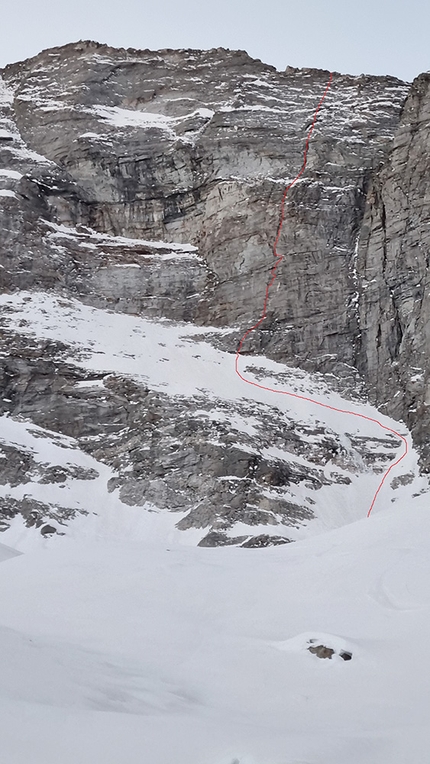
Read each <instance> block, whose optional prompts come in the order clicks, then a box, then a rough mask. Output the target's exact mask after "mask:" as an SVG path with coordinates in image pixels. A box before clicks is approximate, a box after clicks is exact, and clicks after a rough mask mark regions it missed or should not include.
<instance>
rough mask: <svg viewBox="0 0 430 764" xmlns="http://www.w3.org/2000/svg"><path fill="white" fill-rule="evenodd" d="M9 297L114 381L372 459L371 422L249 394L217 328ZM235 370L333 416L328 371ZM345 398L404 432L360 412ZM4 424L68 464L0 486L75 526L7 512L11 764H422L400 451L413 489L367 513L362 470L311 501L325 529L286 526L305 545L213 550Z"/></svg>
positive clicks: (0, 659) (393, 492)
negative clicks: (315, 649) (66, 513)
mask: <svg viewBox="0 0 430 764" xmlns="http://www.w3.org/2000/svg"><path fill="white" fill-rule="evenodd" d="M1 304H2V306H3V308H4V318H5V327H6V329H7V331H17V332H20V333H21V334H23V335H25V336H29V337H32V338H37V339H52V340H57V341H60V342H61V343H64V348H65V350H64V354H65V357H66V360H67V362H68V363H71V364H75V365H77V366H79V367H83V368H86V369H88V370H98V371H101V372H106V373H110V372H112V371H115V370H120V371H121V373H123V374H126V375H128V376H130V377H131V378H133V379H135V380H137V381H141V382H145V383H148V384H150V386H151V387H152V388H153V389H155V390H157V389H158V390H163V391H167V392H168V394H169V395H171V396H186V397H188V398H190V399H191V398H193V397H196V396H200V397H201V395H202V394H205V395H206V397H207V399H208V400H209V401H210V402H211V404H212V405H213V414H214V416H219V417H220V416H221V415H222V411H221V409H220V408H219V403H220V401H223V402H227V403H229V405H230V404H231V410H232V411H233V412H234V411H235V408H234V407H235V405H236V404H237V403H238V402H245V403H246V402H247V401H248V402H253V403H254V404H258V406H261V407H262V409H268V408H270V407H274V408H275V409H276V410H277V411H278V412H279V416H281V415H283V414H288V416H290V417H291V418H292V419H293V420H294V421H295V422H296V423H297V426H299V425H300V424H303V423H305V424H306V423H307V424H308V425H309V424H318V423H321V422H322V423H323V424H324V425H325V426H327V427H329V428H330V429H331V430H332V431H333V432H336V433H337V434H338V435H339V437H340V436H342V437H343V438H344V440H345V441H348V440H350V439H351V438H352V437H353V435H354V434H355V435H356V436H359V437H363V438H364V439H365V440H366V443H367V447H368V448H369V449H372V443H375V444H378V443H379V445H375V446H374V447H375V449H376V450H378V448H379V450H380V449H381V444H380V442H378V441H374V440H372V439H374V438H375V437H378V438H382V441H383V440H384V438H385V434H384V432H383V431H381V429H380V428H378V427H377V426H375V424H372V423H370V422H366V421H364V420H361V419H352V420H351V418H350V420H348V421H347V419H346V417H345V415H341V414H338V413H335V412H332V411H327V410H325V409H321V410H319V409H318V410H317V411H315V410H314V409H313V408H312V406H311V405H310V404H308V403H305V402H304V401H297V400H292V399H289V398H286V397H284V396H279V397H278V398H277V397H276V396H273V395H271V394H270V393H267V392H265V391H263V390H258V389H256V388H250V387H249V386H248V385H245V384H243V383H242V382H241V381H240V380H239V379H238V378H237V377H236V376H235V375H234V373H233V370H234V355H232V354H229V353H225V352H222V351H220V350H217V349H216V348H215V347H213V345H211V344H210V342H209V338H210V335H211V334H212V335H213V333H214V331H215V330H210V331H208V334H207V336H206V335H204V334H203V333H202V330H201V329H200V328H197V327H195V326H192V325H189V324H174V323H172V322H169V321H164V322H161V323H155V322H151V321H148V320H145V319H142V318H137V317H135V316H126V315H122V314H115V313H110V312H108V311H102V310H97V309H95V308H90V307H87V306H84V305H82V304H81V303H79V302H78V301H74V300H71V299H67V300H66V299H64V298H58V297H55V296H53V295H47V294H43V293H39V294H38V293H28V294H25V293H19V294H15V295H3V296H2V297H1ZM205 331H206V330H205ZM244 364H245V365H246V366H248V367H249V368H248V372H247V373H248V374H251V375H254V378H255V379H258V380H259V381H261V380H265V381H266V382H267V383H269V384H270V385H271V386H277V385H279V386H280V387H281V388H283V389H285V387H286V385H288V386H289V387H290V389H292V390H295V391H299V392H302V393H305V394H308V393H310V394H312V395H313V396H314V397H316V398H318V399H320V400H321V401H325V402H330V403H331V404H333V405H339V406H341V407H342V406H343V405H344V404H345V401H343V399H342V398H341V397H340V396H339V395H338V394H336V393H334V392H332V391H330V390H329V389H328V388H327V387H326V385H325V384H324V381H323V380H322V378H316V377H315V376H313V377H312V376H310V375H307V374H305V373H304V372H302V371H299V370H287V369H286V367H284V366H281V365H279V364H276V363H274V362H271V361H268V360H267V359H264V358H255V357H253V358H252V359H245V360H244ZM78 384H79V385H81V386H82V385H85V384H86V383H85V381H84V382H79V383H78ZM91 384H92V385H93V383H91ZM99 384H100V394H101V395H102V394H103V384H102V382H100V383H99ZM199 400H200V398H199ZM348 406H349V407H352V408H353V409H354V410H356V411H357V412H362V413H366V414H367V415H369V416H377V417H378V418H379V419H381V421H384V422H386V423H387V424H388V426H393V425H395V426H396V427H397V428H399V427H400V428H401V431H402V432H403V431H405V430H404V429H403V426H402V425H399V424H398V423H397V424H396V423H393V422H392V420H390V419H388V418H386V417H384V416H383V415H381V414H380V413H379V412H376V411H375V410H374V409H373V408H372V407H370V406H368V405H366V404H360V403H359V402H356V403H348ZM254 411H255V409H254ZM224 416H225V413H224ZM232 424H233V425H234V426H235V427H236V428H237V431H238V432H240V431H242V432H248V433H249V432H252V431H253V428H254V427H256V426H257V424H258V421H257V419H256V418H255V416H254V417H253V416H251V415H249V416H246V415H245V414H241V415H239V414H237V412H236V413H233V414H232ZM1 425H2V429H1V438H2V441H3V442H5V443H6V444H9V445H14V446H16V447H17V448H20V449H22V451H23V452H25V453H30V454H31V456H32V459H33V460H34V462H35V464H39V465H42V466H43V465H46V464H50V463H55V464H57V465H59V466H60V467H61V466H63V467H64V468H67V469H68V470H69V474H68V477H67V478H65V479H64V481H63V482H62V483H61V484H56V483H54V484H49V485H46V484H42V483H41V482H40V481H39V480H38V479H36V478H35V479H34V480H33V481H32V482H31V481H29V482H27V483H25V484H21V485H17V486H10V485H6V486H3V487H2V494H3V495H7V496H13V497H15V498H18V499H19V498H22V497H23V496H25V495H32V496H33V497H34V498H36V499H37V498H39V499H43V500H44V501H45V502H49V503H51V504H52V505H53V506H58V505H61V504H63V505H64V506H67V507H72V508H76V509H77V510H79V511H83V512H85V513H86V514H77V515H76V517H75V518H74V519H71V520H70V522H68V524H67V526H66V528H64V527H62V525H61V523H60V522H59V523H57V524H56V526H55V527H56V528H57V530H58V531H60V533H62V534H63V535H60V534H57V535H54V536H53V537H51V538H49V539H48V538H45V537H43V536H41V535H40V533H39V532H38V530H36V529H35V528H28V527H25V526H24V523H23V519H22V517H21V516H20V515H17V516H16V517H15V518H14V519H13V520H12V522H11V526H10V528H9V529H8V530H6V531H5V532H4V533H3V534H2V542H3V543H2V545H1V546H0V560H2V564H1V566H0V582H1V585H0V613H1V615H0V664H1V665H0V674H1V677H2V681H1V683H0V740H1V748H2V760H3V761H5V762H7V764H59V762H61V764H76V762H79V764H142V762H148V764H149V762H150V764H170V762H172V764H173V763H174V764H328V762H330V764H369V763H371V764H387V762H390V764H404V763H405V762H407V761H408V762H409V761H413V762H414V764H415V763H417V764H418V763H421V762H423V764H424V762H426V761H427V756H428V750H429V746H430V731H429V728H428V718H429V717H430V701H429V696H428V686H429V682H430V663H429V660H428V658H427V652H426V645H427V642H428V640H429V638H430V610H429V608H430V585H429V581H430V562H429V560H430V555H429V551H430V550H429V546H430V542H429V538H430V515H429V512H428V492H426V481H425V480H424V478H420V477H418V475H417V466H416V454H415V452H414V451H413V450H412V449H411V452H410V454H409V455H408V460H407V464H405V465H403V464H402V466H401V469H399V470H397V472H396V473H393V477H394V474H395V475H397V477H399V476H401V475H402V474H404V473H405V471H406V470H408V471H409V472H410V473H411V474H412V477H413V479H412V481H411V482H410V483H409V484H405V485H400V486H398V487H397V488H394V487H393V486H392V485H388V484H387V485H386V486H385V487H384V490H383V492H382V493H381V497H380V500H379V501H378V505H377V507H376V510H375V514H374V515H372V517H371V518H370V519H365V512H366V510H367V506H368V501H369V498H371V495H372V493H373V491H374V489H375V487H376V485H377V483H378V481H379V479H380V474H381V473H380V472H379V473H374V472H372V471H369V469H365V468H363V465H361V466H360V464H357V465H356V467H357V473H356V474H355V475H354V476H353V480H352V483H351V484H349V485H335V486H333V485H332V486H324V487H323V488H322V489H321V490H320V491H319V492H318V494H319V496H318V502H319V504H318V514H317V519H316V520H313V521H312V522H310V523H309V524H308V525H306V524H304V525H302V526H299V527H298V528H296V535H295V538H297V539H298V541H297V543H295V544H287V545H285V546H282V547H272V548H267V549H264V550H258V549H254V550H249V549H244V548H237V547H222V548H214V549H207V548H198V547H196V546H195V545H194V544H195V543H196V542H197V541H198V539H199V538H200V537H201V532H199V531H198V530H196V529H192V530H190V531H187V532H183V531H179V530H178V529H177V528H176V523H177V521H178V513H171V512H169V511H167V510H166V511H161V510H159V509H158V508H157V507H154V506H150V505H147V506H145V507H128V506H125V505H124V504H122V503H121V501H120V500H119V498H118V494H117V492H116V491H113V492H111V493H109V492H108V491H107V488H106V485H107V481H108V480H109V478H110V477H111V476H112V474H113V473H112V470H111V469H110V468H109V467H107V466H106V465H104V464H101V463H100V462H98V461H97V460H96V459H94V458H92V457H90V456H88V455H87V454H84V453H83V452H82V451H80V450H79V448H78V447H77V443H76V441H74V440H73V439H72V438H66V437H64V436H61V435H58V434H56V433H53V432H49V431H47V430H44V429H43V428H40V427H36V426H35V425H34V424H32V423H30V422H28V421H25V420H23V419H19V418H18V419H11V418H10V417H7V416H6V417H3V419H2V422H1ZM375 428H376V431H375ZM386 445H387V447H388V450H390V449H391V450H393V446H392V443H391V445H390V443H389V442H387V444H386ZM382 448H383V446H382ZM273 451H274V452H275V451H276V449H273ZM394 451H395V449H394ZM278 456H279V454H278ZM288 456H289V458H292V457H291V454H289V455H288ZM296 458H297V459H298V460H300V457H296ZM376 465H377V466H378V460H376ZM379 466H380V465H379ZM78 469H83V470H86V471H87V473H88V472H89V471H91V475H92V477H93V479H91V480H83V479H79V475H80V473H79V471H78ZM327 469H332V465H331V466H330V465H329V466H328V467H327ZM73 470H74V471H73ZM87 473H86V474H87ZM350 474H352V473H350ZM414 476H415V477H414ZM393 499H394V500H395V501H394V503H393ZM360 518H362V519H360ZM345 523H349V524H345ZM54 525H55V520H54ZM341 525H343V527H337V526H341ZM236 530H237V529H236ZM289 530H290V529H289ZM324 530H325V531H326V532H325V533H322V532H321V531H324ZM312 534H316V535H313V536H312ZM306 536H307V538H306ZM320 644H321V645H324V646H325V647H328V648H331V649H333V650H334V651H335V652H334V655H333V656H332V658H331V659H320V658H318V657H317V656H316V655H314V654H312V653H310V652H309V650H308V648H309V647H311V646H315V645H320ZM341 651H347V652H349V653H351V654H352V659H351V660H350V661H344V660H342V658H341V657H340V652H341Z"/></svg>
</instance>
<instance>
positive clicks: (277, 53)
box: [0, 0, 430, 80]
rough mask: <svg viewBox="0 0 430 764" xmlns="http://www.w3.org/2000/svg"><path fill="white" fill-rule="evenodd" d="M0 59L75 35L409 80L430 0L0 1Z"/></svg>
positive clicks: (424, 62)
mask: <svg viewBox="0 0 430 764" xmlns="http://www.w3.org/2000/svg"><path fill="white" fill-rule="evenodd" d="M0 19H1V23H0V66H4V65H5V64H7V63H10V62H12V61H18V60H21V59H23V58H27V57H29V56H32V55H34V54H36V53H38V52H39V51H40V50H42V49H43V48H49V47H52V46H54V45H63V44H64V43H67V42H72V41H76V40H79V39H92V40H97V41H99V42H107V43H109V44H110V45H115V46H120V47H134V48H151V49H158V48H214V47H219V46H222V47H226V48H242V49H245V50H247V51H248V53H249V54H250V55H252V56H254V57H256V58H261V59H262V60H263V61H265V62H266V63H269V64H273V65H274V66H276V67H277V68H278V69H284V68H285V67H286V66H287V65H291V66H312V67H319V68H322V69H331V70H335V71H340V72H344V73H350V74H361V73H362V72H365V73H371V74H394V75H396V76H397V77H400V78H402V79H406V80H411V79H413V77H415V76H416V75H417V74H419V73H420V72H422V71H428V70H429V69H430V0H294V1H293V0H248V2H245V0H211V1H210V2H206V0H0Z"/></svg>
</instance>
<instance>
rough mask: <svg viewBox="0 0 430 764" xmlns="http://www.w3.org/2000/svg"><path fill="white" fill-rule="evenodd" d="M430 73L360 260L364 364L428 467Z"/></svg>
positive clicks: (407, 117)
mask: <svg viewBox="0 0 430 764" xmlns="http://www.w3.org/2000/svg"><path fill="white" fill-rule="evenodd" d="M429 223H430V74H422V75H420V76H419V77H418V78H417V79H416V80H415V82H414V83H413V85H412V87H411V91H410V93H409V96H408V99H407V102H406V104H405V107H404V109H403V113H402V118H401V121H400V125H399V128H398V130H397V132H396V136H395V139H394V141H393V143H392V146H391V147H390V152H389V155H388V158H387V161H386V162H385V164H384V166H383V168H382V169H381V170H380V172H378V173H377V174H375V176H374V178H373V179H372V183H371V187H370V188H369V193H368V197H367V202H366V210H365V215H364V219H363V224H362V228H361V235H360V245H359V251H358V257H357V271H358V273H359V280H360V288H361V296H360V326H361V330H362V338H361V348H360V356H359V368H360V370H361V372H362V373H363V376H364V377H365V379H366V381H367V383H368V389H369V392H370V395H371V396H372V398H373V400H374V401H376V402H378V403H379V402H384V403H385V404H386V406H387V410H388V411H389V412H390V413H391V414H392V415H393V416H395V417H397V418H403V419H404V420H405V421H406V422H407V423H408V424H409V426H410V427H411V428H412V431H413V433H414V436H415V439H416V442H417V443H418V444H419V445H420V446H421V449H422V459H423V464H424V465H425V466H426V469H429V467H430V436H429V429H430V362H429V358H430V279H429V274H430V225H429Z"/></svg>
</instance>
